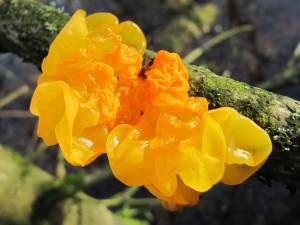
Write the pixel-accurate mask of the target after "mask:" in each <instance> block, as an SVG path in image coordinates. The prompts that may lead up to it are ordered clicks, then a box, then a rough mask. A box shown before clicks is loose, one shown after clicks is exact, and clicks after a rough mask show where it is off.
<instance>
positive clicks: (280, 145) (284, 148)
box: [0, 0, 300, 188]
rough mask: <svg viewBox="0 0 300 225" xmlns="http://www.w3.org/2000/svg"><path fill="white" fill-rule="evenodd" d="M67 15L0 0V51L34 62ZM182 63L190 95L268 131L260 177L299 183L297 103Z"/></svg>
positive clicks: (24, 1) (28, 0)
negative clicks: (266, 155) (267, 149)
mask: <svg viewBox="0 0 300 225" xmlns="http://www.w3.org/2000/svg"><path fill="white" fill-rule="evenodd" d="M67 19H68V15H67V14H65V13H64V12H63V11H61V10H59V9H55V8H53V7H51V6H46V5H43V4H41V3H38V2H35V1H33V0H0V51H1V52H12V53H15V54H17V55H18V56H20V57H22V58H23V59H24V60H25V61H28V62H32V63H34V64H35V65H37V66H39V65H40V63H41V61H42V59H43V57H45V55H46V54H47V49H48V47H49V45H50V43H51V41H52V40H53V38H54V37H55V35H56V34H57V32H58V31H59V30H60V29H61V27H62V26H63V25H64V24H65V22H66V21H67ZM151 57H153V52H151V51H148V52H147V54H146V59H150V58H151ZM187 67H188V70H189V72H190V84H191V90H190V94H191V95H193V96H204V97H206V98H207V99H208V100H209V102H210V107H211V108H216V107H220V106H231V107H234V108H235V109H237V110H238V111H239V112H240V113H242V114H244V115H246V116H248V117H250V118H251V119H253V120H255V121H256V122H257V123H258V124H259V125H260V126H261V127H263V128H264V129H266V130H267V131H268V133H269V134H270V136H271V138H272V141H273V144H274V149H273V152H272V155H271V157H270V158H269V160H268V161H267V163H266V164H265V165H264V166H263V168H262V169H261V170H260V175H261V176H260V177H261V178H262V179H264V180H265V181H266V182H268V181H270V180H272V179H274V180H277V181H280V182H283V183H285V184H287V185H288V186H289V187H294V188H297V187H299V186H300V149H299V148H300V147H299V144H300V102H299V101H296V100H293V99H291V98H288V97H285V96H281V95H277V94H274V93H271V92H267V91H264V90H262V89H259V88H255V87H251V86H249V85H247V84H244V83H241V82H238V81H234V80H232V79H228V78H224V77H220V76H217V75H216V74H214V73H212V72H211V71H209V70H208V69H206V68H204V67H199V66H192V65H187Z"/></svg>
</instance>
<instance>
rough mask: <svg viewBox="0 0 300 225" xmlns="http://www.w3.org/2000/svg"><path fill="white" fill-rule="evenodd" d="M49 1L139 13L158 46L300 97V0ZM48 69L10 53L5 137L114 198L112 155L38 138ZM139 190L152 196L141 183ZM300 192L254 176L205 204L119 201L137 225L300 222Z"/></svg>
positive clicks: (3, 75)
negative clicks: (70, 152)
mask: <svg viewBox="0 0 300 225" xmlns="http://www.w3.org/2000/svg"><path fill="white" fill-rule="evenodd" d="M42 2H44V3H46V4H51V5H53V6H55V7H58V8H63V10H65V11H66V12H68V13H70V14H72V13H73V12H74V11H75V10H77V9H79V8H82V9H85V10H86V11H87V12H88V13H93V12H98V11H108V12H112V13H114V14H116V15H117V16H118V17H119V18H120V20H127V19H130V20H133V21H135V22H136V23H137V24H138V25H139V26H140V27H141V28H142V29H143V31H144V32H145V34H146V36H147V40H148V49H152V50H155V51H157V50H159V49H167V50H170V51H176V52H178V53H179V54H180V55H181V56H182V57H184V58H185V60H186V62H190V63H193V64H197V65H202V66H205V67H208V68H209V69H211V70H212V71H213V72H215V73H217V74H219V75H220V76H227V77H231V78H233V79H236V80H240V81H243V82H246V83H249V84H251V85H255V86H258V87H262V88H264V89H267V90H271V91H273V92H276V93H280V94H284V95H288V96H290V97H293V98H295V99H297V100H300V59H299V56H300V45H299V41H300V23H299V20H300V1H298V0H284V1H283V0H263V1H261V0H252V1H248V0H211V1H208V0H207V1H205V0H165V1H163V0H151V1H149V0H56V1H47V0H43V1H42ZM38 74H39V71H38V69H37V68H36V67H35V66H33V65H31V64H29V63H23V62H22V60H21V59H20V58H18V57H16V56H15V55H12V54H0V144H3V145H6V146H9V147H11V148H14V149H15V150H17V151H18V152H20V153H21V154H22V155H24V156H25V157H27V158H29V159H30V160H31V161H32V162H34V163H35V164H37V165H38V166H39V167H41V168H42V169H44V170H47V171H48V172H50V173H52V174H54V175H61V174H64V173H67V174H69V175H70V174H71V175H76V177H78V179H79V180H80V182H82V184H83V185H82V188H83V190H84V191H85V192H86V193H88V194H89V195H91V196H93V197H95V198H109V197H110V196H112V195H114V194H116V193H118V192H120V191H122V190H124V189H125V187H124V186H123V185H122V184H121V183H119V182H118V181H117V180H115V179H114V178H113V177H112V176H111V172H110V171H109V169H108V167H107V160H106V158H105V157H104V156H103V157H100V159H98V160H97V161H96V162H94V163H93V165H90V166H88V167H87V168H85V169H82V168H72V167H69V166H68V165H64V162H63V161H62V159H61V158H60V156H59V155H58V154H57V152H58V151H57V147H51V148H49V147H47V146H45V145H44V144H43V143H42V142H41V140H40V139H38V138H37V136H36V122H37V121H36V119H35V118H33V117H32V116H31V115H30V113H29V112H28V108H29V103H30V97H31V95H32V92H33V89H34V87H35V82H36V79H37V76H38ZM134 196H136V197H141V198H145V197H147V198H148V197H151V196H150V195H149V194H148V193H147V191H145V190H144V189H143V188H140V189H139V190H138V191H137V193H135V195H134ZM299 209H300V194H299V192H294V191H293V190H290V189H289V188H288V187H285V186H284V185H282V184H279V183H275V182H272V183H271V184H270V185H269V186H267V185H266V184H263V183H261V182H260V181H259V179H256V178H255V177H254V178H251V179H250V180H248V181H247V182H245V183H244V184H242V185H240V186H237V187H227V186H224V185H217V186H216V187H215V188H213V190H211V191H209V192H208V193H207V194H205V195H204V196H203V197H202V199H201V201H200V204H199V205H198V206H196V207H192V208H185V209H183V210H180V211H178V212H168V211H166V210H164V209H163V208H162V207H161V206H160V204H157V202H156V201H153V202H152V201H149V202H145V201H144V202H143V201H140V204H136V205H135V206H132V205H130V204H121V205H119V206H117V207H112V210H113V211H114V212H116V213H117V214H118V215H119V216H120V217H122V218H123V219H124V220H126V221H127V222H128V224H132V225H139V224H140V225H147V224H149V225H150V224H151V225H152V224H153V225H154V224H157V225H165V224H172V225H179V224H188V225H194V224H195V225H196V224H201V225H206V224H207V225H213V224H221V223H222V224H223V225H226V224H228V225H229V224H230V225H238V224H245V225H248V224H249V225H250V224H251V225H266V224H268V225H269V224H270V225H277V224H278V225H279V224H280V225H281V224H289V225H296V224H297V225H298V224H300V214H299Z"/></svg>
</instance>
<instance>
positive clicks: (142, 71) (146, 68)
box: [139, 59, 153, 80]
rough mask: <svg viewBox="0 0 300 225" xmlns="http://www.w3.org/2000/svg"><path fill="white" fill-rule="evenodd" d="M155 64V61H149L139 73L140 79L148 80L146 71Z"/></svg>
mask: <svg viewBox="0 0 300 225" xmlns="http://www.w3.org/2000/svg"><path fill="white" fill-rule="evenodd" d="M152 64H153V59H152V60H151V61H149V62H148V63H147V64H146V65H144V66H143V68H142V69H141V72H140V73H139V77H141V78H142V79H144V80H145V79H147V76H146V74H145V72H146V70H148V69H149V68H150V66H151V65H152Z"/></svg>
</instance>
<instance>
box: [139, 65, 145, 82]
mask: <svg viewBox="0 0 300 225" xmlns="http://www.w3.org/2000/svg"><path fill="white" fill-rule="evenodd" d="M145 71H146V68H145V67H143V68H142V69H141V72H140V73H139V77H140V78H142V79H143V80H146V79H147V76H146V74H145Z"/></svg>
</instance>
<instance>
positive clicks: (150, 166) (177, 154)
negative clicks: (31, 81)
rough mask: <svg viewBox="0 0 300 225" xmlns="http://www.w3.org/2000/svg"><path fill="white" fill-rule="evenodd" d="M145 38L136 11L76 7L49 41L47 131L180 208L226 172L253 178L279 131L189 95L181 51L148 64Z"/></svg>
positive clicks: (39, 91)
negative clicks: (119, 13)
mask: <svg viewBox="0 0 300 225" xmlns="http://www.w3.org/2000/svg"><path fill="white" fill-rule="evenodd" d="M145 49H146V40H145V37H144V34H143V32H142V31H141V29H140V28H139V27H138V26H137V25H136V24H135V23H133V22H131V21H125V22H119V21H118V19H117V18H116V17H115V16H114V15H112V14H110V13H95V14H92V15H89V16H86V14H85V12H84V11H82V10H79V11H77V12H76V13H75V14H74V15H73V16H72V18H71V19H70V21H69V22H68V23H67V24H66V25H65V27H64V28H63V29H62V30H61V32H60V33H59V34H58V36H57V37H56V38H55V40H54V41H53V43H52V45H51V46H50V49H49V53H48V56H47V57H46V58H45V59H44V61H43V64H42V74H41V75H40V76H39V79H38V85H37V88H36V90H35V92H34V94H33V97H32V101H31V105H30V111H31V112H32V113H33V114H34V115H36V116H38V117H39V120H38V131H37V132H38V136H40V137H41V138H42V139H43V140H44V142H45V143H46V144H47V145H55V144H59V146H60V149H61V151H62V153H63V156H64V158H65V159H66V161H68V162H69V163H70V164H72V165H74V166H85V165H87V164H89V163H91V162H93V161H94V160H95V159H96V158H97V157H98V156H100V155H101V154H105V153H106V154H107V157H108V160H109V164H110V167H111V169H112V172H113V174H114V176H115V177H116V178H117V179H119V180H120V181H121V182H123V183H124V184H126V185H129V186H144V187H145V188H147V189H148V190H149V191H150V192H151V193H152V194H153V195H155V196H156V197H157V198H159V199H160V200H161V201H162V204H163V206H164V207H165V208H167V209H170V210H175V209H177V208H179V207H182V206H191V205H195V204H197V203H198V201H199V196H200V195H201V194H203V193H204V192H206V191H208V190H209V189H211V188H212V187H213V186H214V185H215V184H217V183H218V182H223V183H225V184H229V185H236V184H240V183H242V182H244V181H245V180H246V179H247V178H248V177H250V176H251V175H252V174H253V173H255V172H256V171H257V170H258V169H259V168H260V167H261V166H262V165H263V163H264V162H265V161H266V159H267V157H268V156H269V155H270V153H271V150H272V143H271V140H270V138H269V136H268V134H267V133H266V131H264V130H263V129H262V128H260V127H259V126H258V125H257V124H255V123H254V122H253V121H252V120H250V119H249V118H247V117H245V116H243V115H241V114H239V113H238V112H237V111H236V110H235V109H233V108H230V107H222V108H218V109H214V110H209V109H208V102H207V100H206V99H205V98H202V97H189V96H188V90H189V88H190V87H189V83H188V79H189V74H188V71H187V69H186V68H185V66H184V64H183V63H182V60H181V58H180V57H179V55H178V54H176V53H170V52H167V51H164V50H161V51H159V52H158V53H157V54H156V56H155V58H154V60H153V62H152V63H151V64H149V65H147V66H146V67H144V68H143V66H142V60H143V54H144V52H145Z"/></svg>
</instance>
